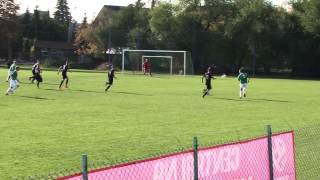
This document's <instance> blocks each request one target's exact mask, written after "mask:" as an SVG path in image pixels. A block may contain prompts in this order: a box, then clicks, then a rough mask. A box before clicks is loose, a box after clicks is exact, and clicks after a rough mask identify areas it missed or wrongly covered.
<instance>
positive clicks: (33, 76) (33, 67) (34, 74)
mask: <svg viewBox="0 0 320 180" xmlns="http://www.w3.org/2000/svg"><path fill="white" fill-rule="evenodd" d="M38 65H39V60H37V62H36V63H35V64H34V65H33V66H32V69H31V72H32V76H31V77H29V80H30V81H31V83H33V82H34V80H35V79H36V68H37V66H38Z"/></svg>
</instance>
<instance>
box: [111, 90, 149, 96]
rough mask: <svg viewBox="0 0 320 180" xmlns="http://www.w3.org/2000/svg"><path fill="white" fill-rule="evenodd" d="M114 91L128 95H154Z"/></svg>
mask: <svg viewBox="0 0 320 180" xmlns="http://www.w3.org/2000/svg"><path fill="white" fill-rule="evenodd" d="M113 93H118V94H127V95H136V96H152V95H148V94H141V93H134V92H124V91H119V92H113Z"/></svg>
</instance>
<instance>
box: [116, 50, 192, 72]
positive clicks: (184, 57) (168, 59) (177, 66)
mask: <svg viewBox="0 0 320 180" xmlns="http://www.w3.org/2000/svg"><path fill="white" fill-rule="evenodd" d="M145 59H148V61H149V64H150V66H151V72H152V73H161V74H172V75H191V74H193V73H194V71H193V63H192V59H191V54H190V52H187V51H172V50H130V49H123V50H122V62H121V68H122V72H125V71H129V72H133V73H141V72H142V71H143V67H142V65H143V62H144V60H145Z"/></svg>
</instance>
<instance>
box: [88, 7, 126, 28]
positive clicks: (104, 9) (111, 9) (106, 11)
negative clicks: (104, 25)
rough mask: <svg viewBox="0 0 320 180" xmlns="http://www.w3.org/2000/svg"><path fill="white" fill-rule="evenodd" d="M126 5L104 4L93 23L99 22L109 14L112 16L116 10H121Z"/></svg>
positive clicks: (108, 16)
mask: <svg viewBox="0 0 320 180" xmlns="http://www.w3.org/2000/svg"><path fill="white" fill-rule="evenodd" d="M125 7H126V6H113V5H104V6H103V7H102V8H101V10H100V12H99V13H98V15H97V16H96V18H95V19H94V21H93V22H92V24H98V23H99V21H100V20H101V18H103V17H105V16H107V18H111V15H112V14H113V13H115V12H118V11H120V10H121V9H123V8H125Z"/></svg>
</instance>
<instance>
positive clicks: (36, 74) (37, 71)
mask: <svg viewBox="0 0 320 180" xmlns="http://www.w3.org/2000/svg"><path fill="white" fill-rule="evenodd" d="M35 65H36V66H35V69H34V79H35V80H36V81H37V87H38V88H40V87H39V84H40V83H41V82H42V76H41V73H42V71H41V69H40V63H39V61H38V62H37V63H36V64H35Z"/></svg>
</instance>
